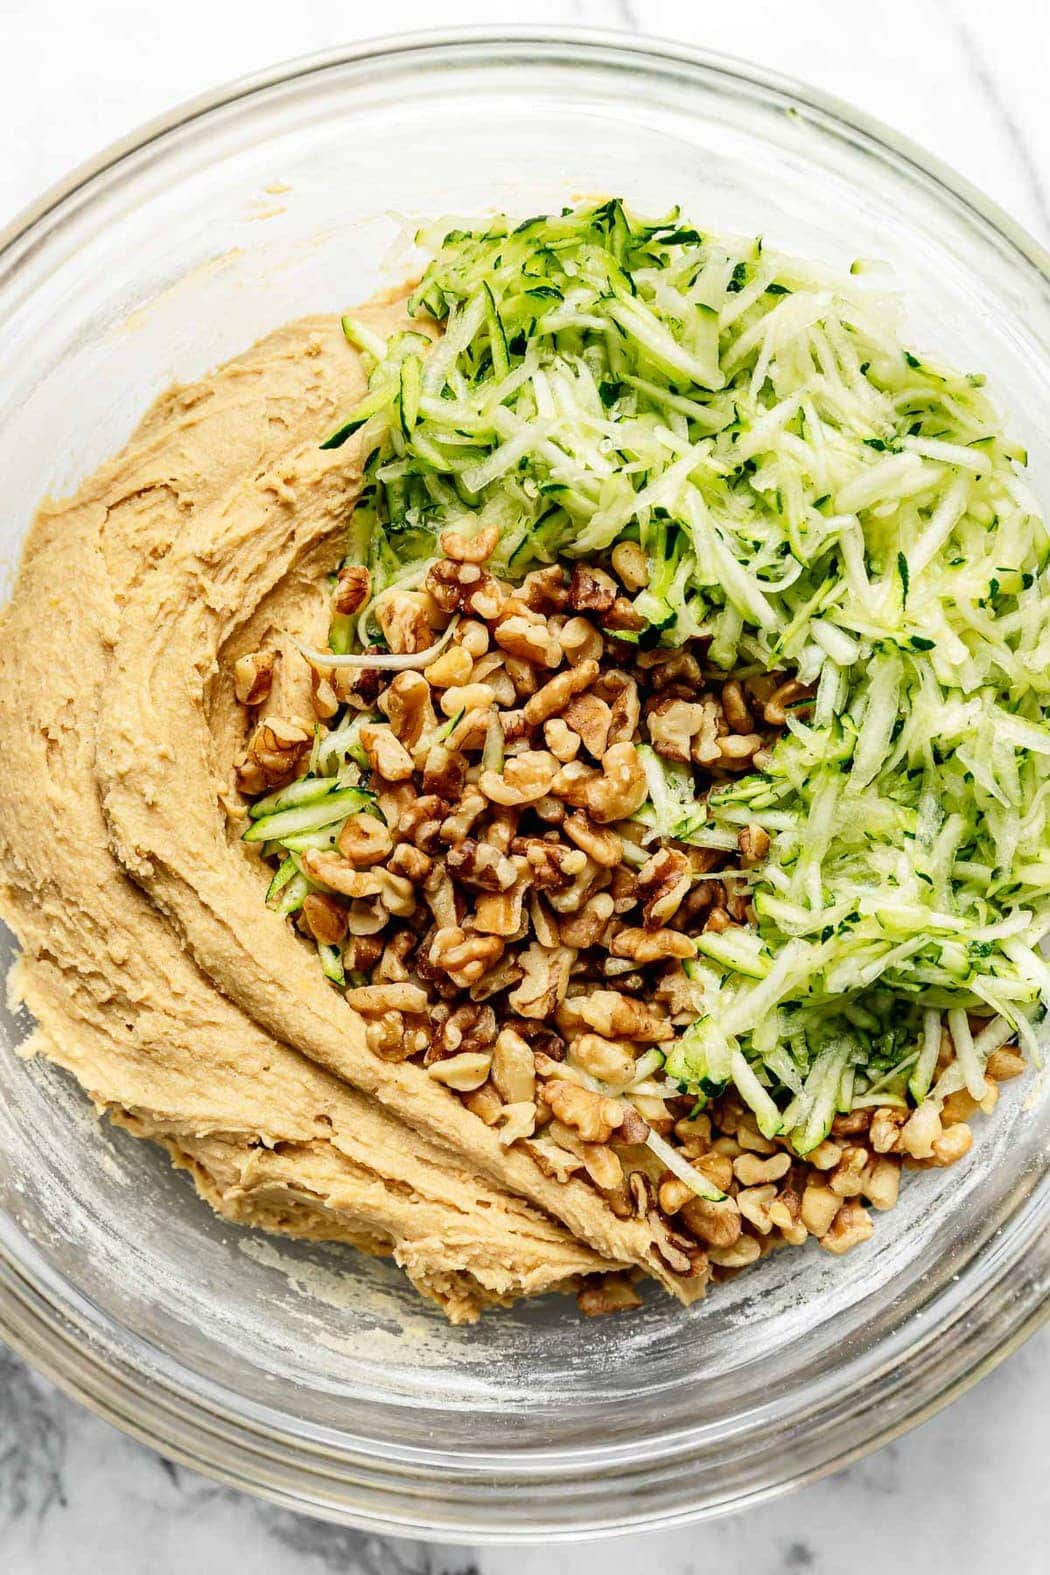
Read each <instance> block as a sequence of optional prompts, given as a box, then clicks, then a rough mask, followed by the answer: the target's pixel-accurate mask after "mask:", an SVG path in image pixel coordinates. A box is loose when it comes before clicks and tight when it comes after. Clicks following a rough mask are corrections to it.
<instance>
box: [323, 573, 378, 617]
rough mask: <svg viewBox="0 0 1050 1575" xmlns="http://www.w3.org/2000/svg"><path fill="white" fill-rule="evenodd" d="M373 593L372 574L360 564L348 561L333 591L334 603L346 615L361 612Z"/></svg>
mask: <svg viewBox="0 0 1050 1575" xmlns="http://www.w3.org/2000/svg"><path fill="white" fill-rule="evenodd" d="M371 594H372V576H371V575H370V574H369V572H368V570H367V569H366V568H364V567H363V566H362V565H360V564H356V563H348V564H347V565H346V566H345V567H344V568H342V569H340V570H339V574H338V576H337V578H336V582H335V590H334V591H333V592H332V604H333V606H334V607H335V610H336V612H337V613H341V614H342V615H343V616H344V617H347V616H349V614H350V613H355V612H360V611H361V608H362V607H363V606H364V605H365V603H366V602H367V600H368V598H369V596H371Z"/></svg>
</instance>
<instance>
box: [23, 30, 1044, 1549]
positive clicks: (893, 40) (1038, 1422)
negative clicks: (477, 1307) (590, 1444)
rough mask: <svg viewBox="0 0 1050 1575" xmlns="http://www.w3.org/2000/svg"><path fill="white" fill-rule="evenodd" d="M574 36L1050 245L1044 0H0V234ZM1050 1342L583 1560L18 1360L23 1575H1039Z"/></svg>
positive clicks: (600, 1546)
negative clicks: (269, 71) (870, 120)
mask: <svg viewBox="0 0 1050 1575" xmlns="http://www.w3.org/2000/svg"><path fill="white" fill-rule="evenodd" d="M510 20H514V21H518V22H525V21H533V22H539V21H548V20H560V21H565V22H574V23H580V24H591V25H603V26H610V27H619V28H632V29H635V30H645V31H648V32H650V33H656V34H664V35H668V36H677V37H680V38H684V39H688V40H689V41H691V42H695V43H698V44H703V45H704V46H705V47H708V48H712V49H718V50H723V51H725V52H727V53H731V54H737V55H741V56H747V57H750V58H752V59H756V60H759V61H761V62H762V63H763V64H765V65H768V66H772V67H775V68H777V69H779V70H781V71H784V72H786V73H789V74H794V75H797V76H799V77H802V78H806V79H808V80H810V81H811V82H813V83H815V84H817V85H819V86H820V87H822V88H824V89H826V90H828V91H831V92H833V93H836V94H839V95H840V96H842V97H843V98H846V99H850V100H852V101H853V102H854V103H856V104H858V105H860V106H862V107H863V108H864V109H866V110H868V111H869V112H871V113H873V114H875V115H877V116H879V117H881V118H882V119H884V120H886V121H888V122H889V123H891V124H892V125H894V126H896V127H898V128H899V129H900V130H902V131H904V132H907V133H908V134H910V135H911V136H912V137H914V138H915V139H917V140H918V141H919V142H921V143H923V144H925V146H926V147H928V148H929V149H931V150H932V151H933V152H935V153H936V154H937V155H938V156H939V157H940V158H941V159H943V160H945V161H946V162H948V163H950V164H953V165H954V166H955V167H956V168H957V169H958V170H960V171H961V172H962V173H963V174H965V175H966V176H968V177H969V178H970V179H971V180H972V181H974V182H975V183H976V184H977V185H978V186H981V187H983V188H984V189H985V190H986V191H987V192H989V193H990V194H991V195H992V196H994V197H995V198H997V199H998V200H999V201H1000V202H1001V203H1002V204H1003V205H1004V206H1005V207H1006V208H1007V209H1009V210H1010V212H1012V213H1013V214H1014V215H1015V216H1016V217H1017V218H1018V219H1019V220H1021V222H1022V223H1024V224H1026V225H1027V226H1028V227H1029V228H1030V229H1031V230H1032V231H1033V232H1034V233H1036V234H1037V235H1039V237H1040V238H1041V239H1042V240H1043V241H1044V242H1046V241H1050V97H1048V94H1047V88H1046V83H1047V80H1048V79H1050V13H1048V7H1047V0H995V3H994V4H989V3H988V0H864V3H858V0H834V3H828V0H747V3H739V4H733V5H715V4H713V3H710V0H708V3H703V0H546V3H538V0H533V3H531V4H521V3H517V4H516V3H512V0H511V3H508V0H442V4H441V5H439V6H437V7H435V6H434V5H433V4H432V3H423V0H393V3H392V4H391V5H389V6H387V7H386V8H385V9H377V8H373V7H370V6H368V7H366V6H364V5H362V4H360V3H358V4H354V3H353V0H351V3H350V4H345V3H344V4H337V3H334V0H292V3H289V0H254V3H253V4H252V5H251V6H248V5H246V4H243V3H241V4H234V3H229V0H225V3H224V0H179V3H178V4H177V5H169V6H156V5H142V4H139V3H134V0H80V3H79V4H74V3H72V0H0V43H2V47H0V138H2V140H0V146H2V147H3V149H4V157H3V158H2V159H0V224H3V223H5V222H6V221H7V219H8V218H9V217H11V216H12V215H13V214H14V213H15V212H16V211H17V210H18V209H19V208H20V207H21V206H22V205H23V204H25V203H27V202H28V201H30V200H31V199H32V198H33V197H34V196H35V195H36V194H37V193H38V192H39V190H40V189H41V188H42V187H43V186H45V185H46V184H48V183H49V182H51V181H53V180H56V179H57V178H58V177H59V176H61V175H62V174H63V173H64V172H65V171H66V170H68V169H69V168H70V167H71V166H72V165H74V164H76V163H79V162H80V161H81V160H83V159H85V158H87V157H88V156H89V155H90V154H92V153H93V152H95V151H96V150H97V149H98V148H99V147H101V146H102V145H103V144H104V143H106V142H108V141H109V140H111V139H113V138H115V137H117V136H120V135H122V134H124V133H125V132H127V131H128V130H129V129H131V128H133V127H134V126H135V125H136V124H137V123H138V122H140V121H142V120H144V119H147V118H149V117H152V116H154V115H156V114H158V113H160V112H161V111H162V110H164V109H166V108H168V107H169V106H171V105H172V104H174V103H177V102H178V101H179V100H180V99H182V98H185V97H187V96H189V95H191V94H194V93H197V92H199V91H201V90H203V89H205V88H208V87H211V86H213V85H215V84H217V83H220V82H222V81H223V80H224V79H226V78H229V77H232V76H236V75H239V74H242V73H244V72H247V71H251V70H255V69H257V68H259V67H261V66H264V65H267V64H270V63H271V62H273V61H276V60H280V59H282V58H284V57H288V56H292V55H297V54H305V53H308V52H311V51H313V50H318V49H324V48H327V47H330V46H332V45H335V44H338V43H340V42H342V41H344V40H346V39H347V38H350V37H365V36H369V35H370V34H374V33H376V32H378V31H381V30H384V29H386V30H394V29H408V28H414V27H426V26H429V25H432V24H434V23H435V22H437V21H440V22H442V23H468V22H488V23H494V22H499V21H510ZM1048 1353H1050V1336H1048V1335H1047V1334H1045V1333H1044V1334H1043V1335H1042V1336H1039V1337H1037V1338H1036V1339H1034V1340H1032V1341H1030V1342H1029V1344H1028V1345H1027V1346H1026V1347H1024V1348H1023V1349H1022V1350H1021V1351H1020V1352H1018V1353H1017V1354H1016V1355H1014V1356H1013V1357H1012V1358H1011V1359H1010V1360H1009V1361H1008V1362H1006V1363H1005V1364H1004V1365H1003V1366H1001V1367H1000V1368H999V1369H998V1370H997V1371H996V1372H995V1373H994V1374H992V1375H991V1376H990V1377H989V1378H987V1379H985V1381H984V1382H983V1383H981V1384H980V1385H979V1386H978V1387H977V1388H976V1389H975V1390H973V1391H972V1392H971V1393H970V1394H968V1395H967V1396H965V1397H964V1398H963V1399H962V1400H960V1401H959V1402H957V1403H956V1404H955V1405H954V1406H952V1407H951V1408H950V1409H949V1410H948V1411H947V1412H944V1413H942V1414H941V1415H940V1416H938V1417H937V1418H935V1419H934V1420H933V1421H932V1422H929V1423H927V1424H926V1425H925V1426H924V1427H921V1428H919V1429H918V1430H917V1431H915V1432H914V1433H912V1434H910V1435H909V1436H908V1437H907V1438H905V1439H903V1440H900V1441H898V1442H897V1443H896V1444H892V1445H890V1446H889V1447H887V1448H885V1449H883V1450H882V1451H880V1452H879V1453H878V1454H877V1455H875V1456H873V1457H871V1458H869V1459H868V1460H866V1461H864V1462H862V1463H861V1464H860V1465H857V1466H854V1467H853V1468H851V1469H850V1470H848V1471H845V1472H843V1473H841V1474H840V1475H839V1476H837V1477H834V1478H832V1479H830V1480H828V1481H825V1482H822V1483H819V1484H817V1485H816V1486H814V1487H811V1488H807V1489H805V1490H803V1491H801V1492H798V1493H795V1494H792V1495H790V1496H789V1497H787V1498H784V1499H781V1500H779V1501H778V1502H776V1503H774V1504H771V1505H768V1506H766V1507H764V1508H761V1509H759V1510H756V1511H753V1512H751V1513H749V1514H746V1515H742V1516H737V1517H735V1518H733V1519H730V1520H724V1521H719V1522H714V1523H711V1524H709V1525H705V1526H701V1527H695V1528H691V1529H688V1530H685V1531H678V1532H673V1533H666V1534H662V1535H654V1536H649V1537H646V1538H643V1539H639V1538H631V1539H626V1540H621V1541H618V1542H615V1543H603V1544H596V1545H592V1546H589V1547H582V1548H576V1549H568V1548H565V1549H561V1550H559V1549H556V1548H551V1547H544V1548H542V1549H536V1550H533V1551H529V1550H513V1549H492V1550H473V1551H467V1550H464V1549H456V1548H448V1547H440V1546H437V1545H422V1544H415V1545H414V1544H410V1543H405V1542H399V1541H393V1540H383V1539H377V1538H371V1537H366V1536H364V1535H363V1534H361V1533H358V1532H353V1531H346V1530H340V1529H337V1528H333V1527H329V1526H326V1525H322V1524H320V1523H318V1522H315V1521H308V1520H305V1519H302V1518H300V1517H296V1516H293V1515H291V1514H288V1513H287V1512H284V1511H280V1510H276V1509H273V1508H270V1507H269V1506H266V1505H262V1504H258V1503H256V1502H254V1501H253V1500H251V1499H248V1498H245V1497H242V1496H241V1495H239V1494H236V1493H233V1492H229V1491H226V1490H224V1489H220V1488H217V1487H215V1486H214V1485H212V1484H211V1483H209V1482H206V1481H205V1480H203V1479H202V1478H199V1477H196V1476H194V1475H192V1474H191V1473H189V1472H187V1471H184V1470H180V1469H177V1468H175V1467H173V1466H172V1465H170V1464H169V1463H167V1462H165V1461H163V1460H161V1459H160V1458H159V1457H158V1456H156V1455H154V1454H152V1453H151V1452H150V1451H148V1450H146V1449H144V1448H142V1447H141V1446H139V1445H137V1444H135V1443H132V1442H131V1441H130V1440H128V1439H126V1438H124V1437H123V1436H121V1435H120V1434H119V1433H117V1432H115V1431H113V1430H112V1429H110V1428H109V1427H108V1426H107V1425H106V1424H104V1423H102V1422H100V1421H98V1420H97V1419H96V1418H94V1417H92V1416H90V1415H88V1414H87V1413H86V1412H84V1411H82V1410H80V1409H79V1408H78V1407H76V1406H75V1405H73V1404H72V1403H71V1402H69V1401H67V1400H66V1399H65V1398H64V1397H63V1396H61V1395H59V1394H58V1393H57V1392H56V1391H55V1390H54V1389H53V1388H52V1387H51V1386H50V1385H49V1384H48V1383H46V1382H45V1381H44V1380H42V1379H39V1378H37V1377H36V1376H35V1375H33V1374H31V1373H30V1372H29V1370H28V1369H27V1368H26V1367H25V1366H24V1365H23V1364H22V1363H21V1362H20V1361H18V1360H17V1359H16V1358H14V1357H13V1356H11V1355H10V1354H6V1353H4V1352H3V1351H2V1350H0V1570H3V1571H4V1572H5V1575H81V1572H85V1575H86V1572H91V1575H94V1572H96V1571H106V1572H107V1575H138V1572H139V1571H141V1570H144V1569H147V1568H148V1569H149V1570H150V1572H151V1575H175V1572H176V1571H178V1572H180V1575H181V1572H182V1571H183V1570H185V1569H187V1568H188V1569H194V1570H198V1571H201V1572H202V1575H211V1572H213V1571H219V1570H225V1569H227V1568H229V1567H231V1566H233V1567H238V1568H243V1567H247V1566H248V1565H249V1564H250V1566H251V1567H252V1569H253V1570H254V1572H255V1575H286V1572H288V1571H292V1570H294V1571H296V1572H298V1571H302V1572H303V1575H324V1572H328V1571H332V1572H335V1571H339V1572H347V1575H356V1572H367V1575H453V1572H457V1575H539V1572H540V1571H541V1570H543V1571H544V1572H547V1571H558V1572H560V1571H570V1570H571V1571H573V1572H574V1575H575V1572H579V1575H590V1572H591V1571H594V1572H597V1571H599V1570H601V1571H603V1572H606V1575H627V1572H628V1571H629V1570H633V1569H635V1568H639V1567H641V1568H644V1569H646V1570H653V1571H656V1572H659V1575H694V1572H695V1575H699V1572H700V1571H707V1570H710V1569H715V1570H717V1571H718V1572H719V1575H744V1572H745V1571H746V1572H747V1575H832V1572H834V1575H840V1572H842V1571H843V1570H848V1571H849V1572H850V1575H874V1572H876V1571H879V1572H881V1571H883V1570H884V1569H886V1568H888V1567H894V1568H896V1569H898V1570H900V1571H903V1572H904V1575H911V1572H913V1571H914V1572H922V1575H942V1572H944V1575H948V1572H951V1575H984V1572H986V1571H992V1570H1000V1569H1002V1570H1010V1571H1011V1575H1042V1572H1044V1571H1045V1570H1046V1569H1047V1563H1046V1557H1047V1555H1046V1544H1045V1534H1044V1527H1045V1524H1046V1517H1047V1513H1048V1511H1050V1489H1048V1486H1047V1470H1046V1467H1047V1462H1048V1460H1050V1364H1048V1362H1047V1355H1048Z"/></svg>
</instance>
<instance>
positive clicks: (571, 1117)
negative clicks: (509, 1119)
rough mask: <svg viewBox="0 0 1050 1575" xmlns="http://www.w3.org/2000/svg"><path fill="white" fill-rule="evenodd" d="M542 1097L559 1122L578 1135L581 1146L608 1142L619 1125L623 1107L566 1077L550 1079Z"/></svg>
mask: <svg viewBox="0 0 1050 1575" xmlns="http://www.w3.org/2000/svg"><path fill="white" fill-rule="evenodd" d="M542 1092H543V1098H544V1100H545V1101H546V1103H547V1104H548V1105H549V1106H550V1107H551V1109H552V1110H553V1111H554V1114H555V1115H556V1116H557V1118H558V1120H559V1121H563V1122H564V1123H565V1125H566V1126H567V1127H572V1128H573V1130H574V1131H576V1132H578V1133H579V1135H580V1137H581V1138H582V1139H583V1140H584V1142H585V1143H608V1141H609V1139H610V1138H611V1137H612V1135H613V1133H614V1132H615V1131H617V1130H618V1128H620V1127H621V1126H622V1125H623V1106H622V1105H621V1104H620V1102H619V1100H617V1099H609V1098H608V1097H607V1096H606V1095H604V1094H596V1093H595V1092H594V1091H593V1089H590V1088H583V1087H582V1086H581V1085H580V1084H579V1083H573V1082H570V1081H569V1080H568V1079H567V1078H560V1077H559V1078H550V1079H548V1081H547V1082H546V1083H544V1085H543V1089H542Z"/></svg>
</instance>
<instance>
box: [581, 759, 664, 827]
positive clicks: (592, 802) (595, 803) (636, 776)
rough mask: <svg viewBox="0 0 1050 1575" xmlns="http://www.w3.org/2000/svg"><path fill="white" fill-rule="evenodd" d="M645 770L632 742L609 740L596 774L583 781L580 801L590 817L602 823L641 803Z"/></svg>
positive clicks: (623, 817)
mask: <svg viewBox="0 0 1050 1575" xmlns="http://www.w3.org/2000/svg"><path fill="white" fill-rule="evenodd" d="M647 793H648V787H647V785H646V779H645V772H644V770H643V769H642V762H641V760H640V759H639V756H638V751H637V749H636V748H635V747H634V745H633V744H627V743H624V744H612V745H610V747H609V748H608V749H607V750H606V751H605V754H604V755H603V756H602V769H601V774H600V775H599V776H596V777H594V778H593V779H592V780H591V781H590V782H588V784H587V789H586V792H585V794H584V801H585V803H586V805H587V810H588V813H589V814H590V817H591V819H592V820H597V821H598V822H600V823H601V824H602V825H605V824H606V823H607V822H609V821H611V820H626V819H627V818H628V816H629V815H633V814H634V812H635V810H637V809H641V807H642V805H643V804H644V803H645V799H646V795H647Z"/></svg>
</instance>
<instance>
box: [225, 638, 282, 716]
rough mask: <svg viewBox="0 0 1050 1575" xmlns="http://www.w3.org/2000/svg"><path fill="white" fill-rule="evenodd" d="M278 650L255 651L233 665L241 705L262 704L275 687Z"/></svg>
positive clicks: (235, 690)
mask: <svg viewBox="0 0 1050 1575" xmlns="http://www.w3.org/2000/svg"><path fill="white" fill-rule="evenodd" d="M276 661H277V652H276V651H254V652H253V653H252V654H251V655H250V656H242V657H240V658H239V660H238V661H236V662H235V663H234V666H233V689H234V694H235V695H236V696H237V699H238V700H239V701H240V703H241V705H262V703H263V701H264V700H266V699H267V698H268V697H269V693H270V690H271V689H272V688H273V670H274V666H275V664H276Z"/></svg>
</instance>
